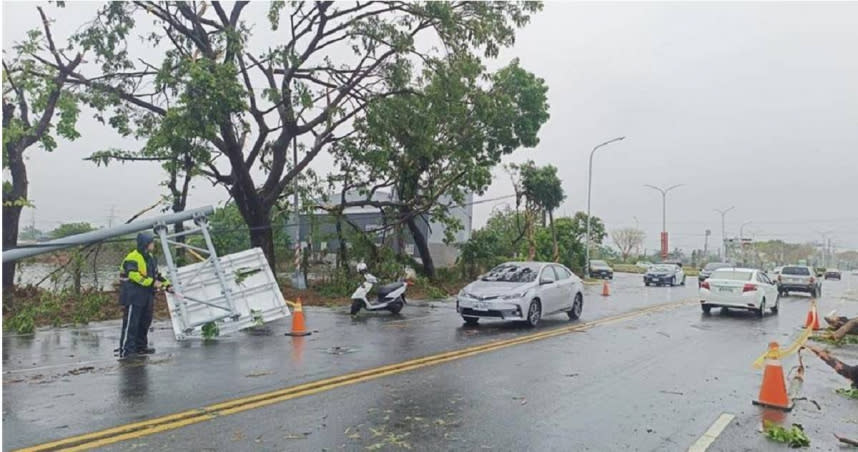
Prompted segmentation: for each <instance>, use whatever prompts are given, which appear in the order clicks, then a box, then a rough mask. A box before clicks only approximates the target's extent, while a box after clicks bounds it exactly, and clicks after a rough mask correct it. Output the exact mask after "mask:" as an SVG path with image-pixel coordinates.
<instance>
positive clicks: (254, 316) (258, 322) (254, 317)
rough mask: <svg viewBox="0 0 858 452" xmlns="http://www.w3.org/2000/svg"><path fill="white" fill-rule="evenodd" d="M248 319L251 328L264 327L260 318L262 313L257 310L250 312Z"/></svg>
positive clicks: (263, 320) (262, 319)
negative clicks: (251, 325) (251, 321)
mask: <svg viewBox="0 0 858 452" xmlns="http://www.w3.org/2000/svg"><path fill="white" fill-rule="evenodd" d="M250 318H251V319H252V320H253V326H256V327H261V326H264V325H265V319H264V318H263V317H262V311H260V310H258V309H251V310H250Z"/></svg>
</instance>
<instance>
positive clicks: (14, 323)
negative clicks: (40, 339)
mask: <svg viewBox="0 0 858 452" xmlns="http://www.w3.org/2000/svg"><path fill="white" fill-rule="evenodd" d="M35 317H36V316H35V309H34V308H33V307H32V306H27V307H25V308H24V309H21V310H20V311H18V312H17V313H16V314H15V315H13V316H11V317H10V318H9V319H8V320H6V321H4V322H3V323H4V326H5V327H6V328H8V329H10V330H12V331H15V332H17V333H18V334H33V332H34V331H35V330H36V318H35Z"/></svg>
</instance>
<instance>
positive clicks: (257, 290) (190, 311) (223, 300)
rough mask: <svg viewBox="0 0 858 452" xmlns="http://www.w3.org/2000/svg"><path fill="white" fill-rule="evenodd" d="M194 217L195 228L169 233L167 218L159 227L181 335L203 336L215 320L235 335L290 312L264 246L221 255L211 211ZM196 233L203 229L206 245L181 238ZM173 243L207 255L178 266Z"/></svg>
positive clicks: (171, 302) (175, 326) (177, 332)
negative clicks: (210, 221) (209, 216)
mask: <svg viewBox="0 0 858 452" xmlns="http://www.w3.org/2000/svg"><path fill="white" fill-rule="evenodd" d="M193 221H194V227H192V228H190V229H187V230H185V231H182V232H180V233H172V234H171V233H169V231H168V229H167V224H166V223H164V222H160V223H158V224H156V225H155V227H154V230H155V233H156V234H157V235H158V238H159V239H160V243H161V249H162V251H163V254H164V259H165V261H166V264H167V269H168V273H169V276H170V281H171V283H172V286H173V290H172V292H168V293H167V304H168V306H169V308H170V318H171V320H172V324H173V333H174V334H175V336H176V340H179V341H182V340H185V339H191V338H202V337H203V334H202V328H203V326H205V325H206V324H208V323H212V322H214V323H215V324H216V325H217V327H218V331H219V333H220V334H230V333H233V332H236V331H239V330H242V329H245V328H248V327H252V326H255V325H259V324H262V323H265V322H269V321H272V320H277V319H280V318H283V317H287V316H289V315H290V313H289V308H288V306H287V305H286V301H285V299H284V298H283V294H282V293H281V292H280V286H279V285H278V284H277V280H276V279H275V278H274V274H273V272H272V271H271V267H270V266H269V265H268V261H267V260H266V259H265V255H264V254H263V252H262V250H261V249H259V248H253V249H249V250H245V251H242V252H239V253H235V254H229V255H226V256H222V257H218V256H217V253H216V252H215V248H214V244H213V242H212V239H211V232H210V230H209V224H208V219H207V218H206V216H205V215H204V214H200V215H195V216H194V219H193ZM191 234H201V235H202V236H203V239H204V240H205V248H200V247H197V246H193V245H189V244H187V243H182V242H178V241H176V239H177V238H179V237H183V236H188V235H191ZM171 247H173V248H176V249H179V248H184V249H186V250H188V252H189V253H191V254H194V255H196V256H199V257H202V258H203V260H202V262H197V263H194V264H190V265H185V266H182V267H177V266H176V261H175V259H174V256H173V253H172V249H171Z"/></svg>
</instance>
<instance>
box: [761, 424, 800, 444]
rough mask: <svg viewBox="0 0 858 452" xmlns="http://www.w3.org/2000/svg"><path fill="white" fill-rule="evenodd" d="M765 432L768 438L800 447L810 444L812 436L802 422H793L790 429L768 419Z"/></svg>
mask: <svg viewBox="0 0 858 452" xmlns="http://www.w3.org/2000/svg"><path fill="white" fill-rule="evenodd" d="M763 433H764V434H765V435H766V437H767V438H769V439H771V440H774V441H777V442H780V443H786V444H787V445H789V447H793V448H799V447H808V446H810V438H808V437H807V434H806V433H805V432H804V427H802V426H801V424H792V427H791V428H789V429H786V428H783V427H781V426H780V425H777V424H774V423H772V422H769V421H766V423H765V427H764V429H763Z"/></svg>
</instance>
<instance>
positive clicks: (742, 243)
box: [739, 221, 751, 265]
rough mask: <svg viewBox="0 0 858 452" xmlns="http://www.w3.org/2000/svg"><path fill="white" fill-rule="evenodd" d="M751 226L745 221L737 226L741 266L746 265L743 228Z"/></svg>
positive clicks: (746, 257) (746, 256)
mask: <svg viewBox="0 0 858 452" xmlns="http://www.w3.org/2000/svg"><path fill="white" fill-rule="evenodd" d="M749 224H751V222H750V221H746V222H744V223H742V224H741V225H740V226H739V246H740V247H742V265H748V262H747V260H748V255H747V254H746V253H745V226H747V225H749Z"/></svg>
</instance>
